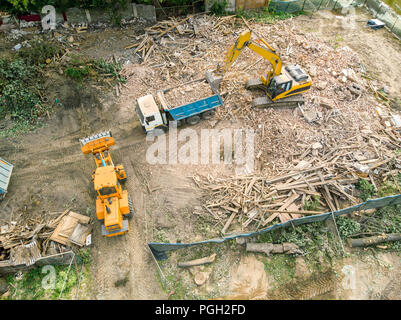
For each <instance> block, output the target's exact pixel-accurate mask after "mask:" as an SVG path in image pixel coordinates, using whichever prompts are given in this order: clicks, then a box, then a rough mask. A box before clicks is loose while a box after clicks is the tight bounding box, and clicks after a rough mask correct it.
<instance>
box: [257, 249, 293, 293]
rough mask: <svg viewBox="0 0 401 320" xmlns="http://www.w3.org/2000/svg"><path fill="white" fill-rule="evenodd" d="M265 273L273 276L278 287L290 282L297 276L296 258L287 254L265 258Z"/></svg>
mask: <svg viewBox="0 0 401 320" xmlns="http://www.w3.org/2000/svg"><path fill="white" fill-rule="evenodd" d="M262 261H263V264H264V265H265V271H266V272H267V273H268V274H271V275H272V276H273V278H274V280H275V281H276V285H277V286H280V285H282V284H285V283H288V282H290V281H291V280H292V279H293V278H294V275H295V266H296V263H295V257H293V256H289V255H286V254H276V255H272V256H271V257H268V258H267V257H263V259H262Z"/></svg>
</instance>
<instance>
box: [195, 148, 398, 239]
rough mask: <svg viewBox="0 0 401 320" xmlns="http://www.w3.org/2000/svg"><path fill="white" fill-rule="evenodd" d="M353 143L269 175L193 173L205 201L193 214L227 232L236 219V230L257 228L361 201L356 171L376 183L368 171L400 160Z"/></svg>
mask: <svg viewBox="0 0 401 320" xmlns="http://www.w3.org/2000/svg"><path fill="white" fill-rule="evenodd" d="M354 148H355V146H353V145H350V146H349V149H350V150H349V149H347V148H345V149H343V150H336V149H333V150H331V151H328V152H327V153H326V154H325V155H323V156H322V157H320V160H321V162H320V163H318V164H317V165H312V161H305V160H302V161H300V162H299V163H298V165H297V166H295V167H293V168H292V169H291V170H289V171H287V172H286V173H284V174H282V175H279V176H274V177H272V178H268V177H266V176H263V175H259V176H258V175H251V176H238V177H230V178H213V177H211V176H209V175H208V176H207V177H204V176H200V175H196V176H194V177H193V180H194V182H195V183H196V185H197V186H198V187H199V188H201V189H203V190H204V191H205V193H206V194H205V196H204V203H205V204H204V205H203V207H201V208H198V209H197V210H196V211H197V212H196V214H198V215H199V214H203V213H205V214H210V215H211V216H212V217H213V218H214V219H215V220H217V221H219V222H221V223H222V224H224V227H223V228H222V229H221V233H222V234H226V233H227V232H228V230H229V228H230V226H231V225H232V224H234V222H235V221H238V223H239V225H240V230H241V231H243V230H258V229H261V228H265V227H267V226H269V225H271V224H274V223H276V221H277V222H286V221H288V220H291V219H295V218H299V217H303V216H307V215H315V214H320V213H324V212H330V211H331V212H332V211H337V210H340V209H343V208H345V207H347V206H348V205H355V204H357V203H359V202H360V200H359V198H358V192H357V191H356V190H355V184H356V183H357V182H358V181H359V179H360V178H361V177H366V178H369V179H371V181H372V182H373V185H375V180H374V178H373V174H372V173H371V174H369V172H377V173H379V172H384V171H388V167H387V165H389V164H390V163H391V162H392V163H393V164H394V165H395V164H397V165H398V166H399V165H401V163H400V162H399V161H397V160H396V159H395V158H394V157H392V156H389V157H388V158H387V159H386V160H384V161H382V160H380V159H374V161H369V160H365V158H364V157H363V155H362V154H361V153H360V151H355V150H353V149H354ZM345 151H347V152H345ZM361 162H362V163H363V164H361ZM361 166H364V167H362V168H361ZM234 219H235V220H234ZM236 231H238V230H236Z"/></svg>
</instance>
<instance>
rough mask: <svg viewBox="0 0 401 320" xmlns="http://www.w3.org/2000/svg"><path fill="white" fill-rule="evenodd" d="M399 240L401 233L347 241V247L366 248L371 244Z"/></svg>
mask: <svg viewBox="0 0 401 320" xmlns="http://www.w3.org/2000/svg"><path fill="white" fill-rule="evenodd" d="M399 240H401V233H388V234H381V235H379V236H373V237H367V238H358V239H351V238H348V239H347V243H348V246H350V247H351V248H355V247H367V246H371V245H373V244H379V243H383V242H391V241H399Z"/></svg>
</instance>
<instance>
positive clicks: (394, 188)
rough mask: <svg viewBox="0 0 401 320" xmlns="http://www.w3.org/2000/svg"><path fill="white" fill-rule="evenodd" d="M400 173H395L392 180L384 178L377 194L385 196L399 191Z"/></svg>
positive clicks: (400, 190)
mask: <svg viewBox="0 0 401 320" xmlns="http://www.w3.org/2000/svg"><path fill="white" fill-rule="evenodd" d="M400 184H401V173H399V174H398V175H396V176H395V177H394V179H392V180H386V181H385V182H384V183H383V184H382V185H381V186H380V187H379V192H378V196H379V197H385V196H391V195H395V194H399V193H401V189H400Z"/></svg>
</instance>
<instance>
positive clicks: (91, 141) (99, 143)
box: [79, 131, 115, 154]
mask: <svg viewBox="0 0 401 320" xmlns="http://www.w3.org/2000/svg"><path fill="white" fill-rule="evenodd" d="M79 142H80V143H81V145H82V146H81V150H82V152H83V153H84V154H88V153H91V152H92V153H94V152H98V151H102V150H106V149H108V148H109V147H111V146H112V145H114V143H115V141H114V138H113V137H112V135H111V131H104V132H101V133H98V134H94V135H93V136H89V137H86V138H83V139H79Z"/></svg>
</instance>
